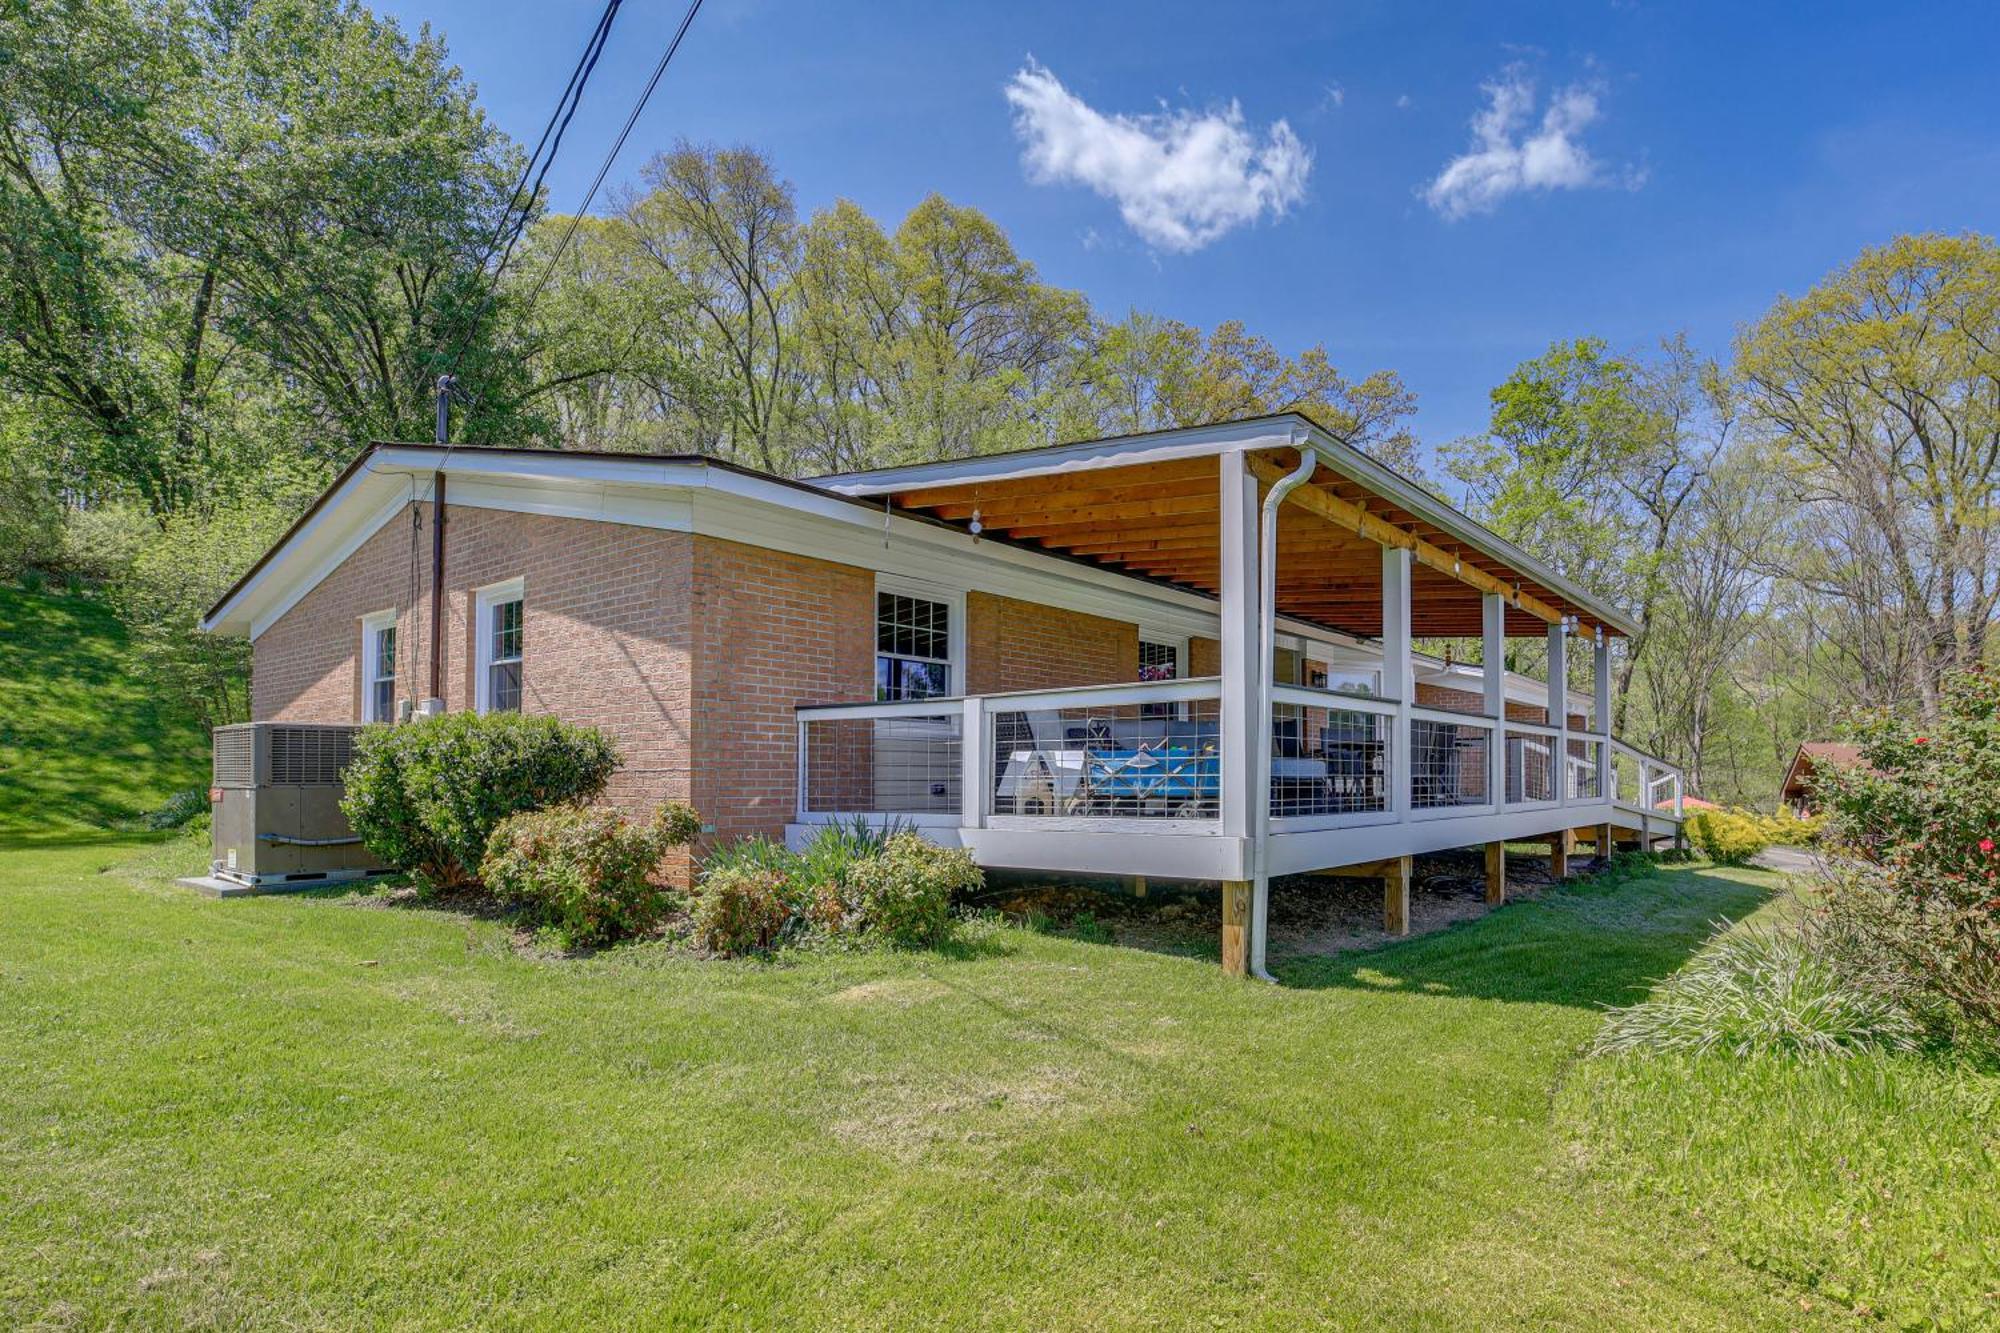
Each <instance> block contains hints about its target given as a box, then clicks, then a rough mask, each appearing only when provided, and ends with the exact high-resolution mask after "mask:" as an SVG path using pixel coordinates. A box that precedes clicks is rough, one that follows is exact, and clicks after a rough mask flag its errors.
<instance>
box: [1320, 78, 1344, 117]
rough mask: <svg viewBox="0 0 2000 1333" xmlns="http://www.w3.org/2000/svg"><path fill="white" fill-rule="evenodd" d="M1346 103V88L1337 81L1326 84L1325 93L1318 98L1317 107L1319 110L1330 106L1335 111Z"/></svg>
mask: <svg viewBox="0 0 2000 1333" xmlns="http://www.w3.org/2000/svg"><path fill="white" fill-rule="evenodd" d="M1346 105H1347V89H1345V88H1343V87H1341V86H1340V85H1339V84H1337V83H1329V84H1327V85H1326V93H1325V95H1324V96H1323V97H1321V98H1320V99H1319V109H1320V110H1321V111H1325V110H1327V109H1328V108H1331V109H1333V110H1335V111H1338V110H1339V109H1340V108H1341V107H1344V106H1346Z"/></svg>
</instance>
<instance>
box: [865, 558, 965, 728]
mask: <svg viewBox="0 0 2000 1333" xmlns="http://www.w3.org/2000/svg"><path fill="white" fill-rule="evenodd" d="M885 592H888V593H896V594H899V595H901V596H904V597H921V598H923V599H924V600H925V601H927V602H943V603H944V604H945V607H946V609H947V618H948V619H949V621H950V623H949V624H947V625H946V626H945V647H946V650H947V651H948V652H949V654H950V656H949V657H948V658H947V660H946V662H945V680H944V697H945V698H947V699H950V698H957V697H959V696H962V695H963V694H964V693H965V589H963V588H953V587H947V586H946V585H944V584H941V583H927V582H925V581H924V580H922V579H913V578H907V577H905V576H904V575H901V574H877V575H876V576H875V594H876V597H875V601H874V602H872V603H871V604H870V606H869V620H868V636H869V643H870V644H871V645H874V644H875V643H876V639H875V634H876V632H877V630H878V628H879V627H880V625H881V621H882V612H881V595H882V594H883V593H885ZM881 656H882V650H881V648H880V647H873V648H872V650H871V651H870V653H869V655H868V684H869V689H870V690H871V692H872V691H873V689H874V687H875V664H876V661H877V660H878V659H879V658H880V657H881Z"/></svg>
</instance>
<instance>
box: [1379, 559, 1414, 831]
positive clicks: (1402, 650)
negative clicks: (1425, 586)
mask: <svg viewBox="0 0 2000 1333" xmlns="http://www.w3.org/2000/svg"><path fill="white" fill-rule="evenodd" d="M1382 692H1383V693H1385V694H1387V695H1388V696H1389V697H1390V698H1391V699H1394V700H1395V701H1396V717H1395V720H1394V723H1393V726H1394V728H1395V729H1394V730H1393V731H1392V732H1391V733H1390V736H1389V809H1390V810H1391V811H1393V812H1394V813H1395V816H1396V818H1398V819H1408V818H1409V816H1410V758H1411V755H1410V705H1411V704H1413V703H1415V702H1416V693H1417V680H1416V673H1415V672H1414V671H1412V670H1411V666H1410V553H1409V551H1408V550H1406V549H1405V548H1403V547H1400V546H1385V547H1383V548H1382Z"/></svg>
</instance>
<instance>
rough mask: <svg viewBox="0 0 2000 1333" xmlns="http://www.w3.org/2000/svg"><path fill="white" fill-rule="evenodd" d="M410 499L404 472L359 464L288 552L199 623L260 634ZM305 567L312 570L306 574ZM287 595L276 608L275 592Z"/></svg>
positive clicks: (214, 629)
mask: <svg viewBox="0 0 2000 1333" xmlns="http://www.w3.org/2000/svg"><path fill="white" fill-rule="evenodd" d="M408 500H409V495H408V494H407V493H406V489H405V487H404V484H403V482H402V479H401V478H387V477H384V476H382V475H381V474H380V473H378V472H376V471H375V470H374V469H373V468H371V467H364V468H361V469H359V470H357V471H356V472H355V473H354V475H353V476H351V477H349V478H348V479H347V480H346V481H345V482H343V483H341V486H340V489H339V490H338V491H336V492H335V493H334V494H333V495H330V496H328V497H327V500H326V503H324V504H323V505H321V506H320V508H319V512H317V513H315V514H314V515H313V516H312V518H311V519H309V520H307V522H306V523H305V524H304V526H302V527H301V528H300V529H299V530H298V531H297V532H294V533H292V534H291V536H290V537H289V538H288V539H287V540H286V542H285V549H284V551H283V552H281V553H279V554H277V555H276V556H274V557H273V558H272V559H271V560H269V561H268V562H267V563H266V564H265V565H264V567H263V568H262V569H260V570H258V571H257V573H256V575H255V576H254V577H253V578H251V579H250V580H249V581H248V582H246V583H245V584H244V585H243V586H242V587H240V588H238V589H237V590H236V591H235V592H234V593H233V594H232V595H231V596H230V598H229V600H228V601H227V602H225V603H223V604H222V605H221V606H219V607H217V608H216V609H215V611H214V613H213V614H212V615H208V616H204V617H203V618H202V619H201V621H200V622H199V627H200V628H201V629H202V630H204V631H206V632H208V633H211V634H215V633H223V634H247V635H249V636H250V637H251V638H255V637H256V636H257V635H258V634H261V633H262V632H263V629H264V627H265V626H268V625H269V624H270V622H271V621H273V620H275V619H277V617H278V615H282V614H283V613H284V610H289V609H291V607H292V606H293V605H294V604H296V603H297V601H298V599H299V598H300V597H302V596H304V595H305V591H306V589H307V588H310V587H311V586H312V585H313V584H314V583H317V582H318V581H319V580H320V579H322V578H324V577H326V574H327V573H328V572H330V571H331V570H332V569H333V568H334V566H336V565H338V564H339V563H340V562H341V561H342V560H345V559H346V558H347V557H348V556H349V555H352V554H353V553H354V549H355V548H356V547H358V546H360V545H361V543H362V542H364V541H366V540H367V539H368V538H369V537H371V536H373V535H374V534H375V533H376V532H377V531H378V530H380V528H381V527H382V525H383V524H384V523H386V522H387V521H388V520H389V516H390V515H391V514H393V513H394V512H395V511H396V510H397V509H400V508H401V507H402V506H403V505H404V504H406V503H407V502H408ZM301 570H308V571H311V573H310V575H309V576H307V577H303V578H302V577H301V573H300V571H301ZM274 597H275V598H278V599H280V600H283V601H284V609H283V610H280V611H278V612H277V613H276V614H273V613H271V612H270V611H269V610H268V604H269V603H270V602H271V600H272V599H273V598H274Z"/></svg>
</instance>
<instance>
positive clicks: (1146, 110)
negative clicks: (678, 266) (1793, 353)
mask: <svg viewBox="0 0 2000 1333" xmlns="http://www.w3.org/2000/svg"><path fill="white" fill-rule="evenodd" d="M377 7H378V8H380V9H382V10H384V11H385V12H388V13H392V14H395V15H396V16H398V17H399V18H401V19H402V20H403V21H404V22H405V23H407V24H410V25H412V26H414V25H415V24H417V23H420V22H423V21H426V20H428V21H429V22H431V23H432V24H433V25H434V26H435V27H436V28H438V29H440V30H441V31H442V32H443V33H444V34H445V35H446V37H447V39H448V41H449V44H450V47H451V50H452V53H453V56H454V58H455V59H456V60H457V61H458V62H459V64H460V65H462V66H463V68H464V70H465V72H466V74H467V75H468V77H470V78H471V79H472V80H473V82H474V83H476V84H477V86H478V88H479V92H480V96H481V100H482V102H483V103H484V104H485V106H486V107H487V109H488V111H489V113H490V114H492V115H493V116H494V117H495V118H496V119H497V120H498V122H499V123H500V125H501V126H502V127H503V128H505V129H506V130H508V131H509V132H510V133H512V134H513V135H514V136H515V137H516V138H522V139H528V140H530V141H532V139H533V137H534V136H535V135H536V134H537V133H539V131H540V128H541V124H542V121H543V119H544V118H545V117H546V115H547V114H548V110H549V107H550V106H551V105H552V103H553V102H554V99H555V97H556V94H557V93H558V92H559V91H560V89H561V83H562V80H563V79H564V78H565V77H566V76H567V74H568V72H569V68H570V65H571V63H572V62H573V60H574V58H575V55H576V53H577V51H578V50H579V49H580V48H581V46H582V44H583V41H584V38H585V36H586V35H587V32H588V29H589V26H590V24H591V23H592V21H593V20H594V17H595V13H596V10H597V5H596V4H595V3H591V4H572V3H539V4H538V3H529V2H527V0H477V2H475V0H428V3H404V2H403V0H397V2H396V3H392V4H385V5H378V6H377ZM680 13H681V5H680V4H679V3H674V2H672V0H628V3H627V4H626V5H625V6H624V10H623V13H622V14H621V16H620V18H619V21H618V26H617V27H616V29H615V30H614V35H613V43H612V49H611V50H610V52H609V53H608V54H607V55H606V56H605V58H604V60H603V62H602V63H601V64H600V65H599V67H598V70H597V73H596V75H595V78H594V81H593V83H592V85H591V89H590V95H589V99H588V101H587V103H586V105H585V107H584V109H583V111H582V113H581V114H579V116H578V118H577V120H576V123H575V124H574V125H573V126H572V127H571V130H570V136H569V139H568V141H567V143H566V145H565V148H564V153H563V158H562V160H561V161H559V163H558V164H557V167H556V169H555V171H554V172H553V174H552V176H551V178H550V179H551V183H552V186H553V196H554V197H553V204H554V206H555V207H556V208H558V209H573V208H574V207H575V206H576V204H577V202H578V201H579V200H580V198H581V196H582V193H583V191H584V189H585V188H586V187H587V185H588V182H589V178H590V176H591V174H592V173H593V172H594V171H595V169H596V166H597V163H598V161H599V160H600V158H601V157H602V154H603V152H604V149H605V147H606V146H607V145H608V144H609V142H610V140H611V138H612V137H613V135H614V133H615V131H616V127H617V125H618V123H620V122H621V121H622V120H623V118H624V116H625V114H626V112H627V111H628V110H629V107H630V104H631V99H632V97H633V96H634V95H635V93H636V91H637V89H638V87H639V86H640V84H641V83H642V82H643V80H644V78H645V76H646V74H647V73H648V72H649V71H650V69H651V67H652V64H653V62H654V61H655V60H656V59H657V58H658V54H659V51H660V50H661V49H662V47H663V45H664V43H665V41H666V38H667V36H668V34H669V33H670V32H671V30H672V27H673V26H674V24H675V23H676V22H677V21H678V19H679V16H680ZM1995 51H2000V6H1994V5H1991V4H1988V5H1970V4H1968V5H1962V6H1961V5H1944V4H1938V5H1925V6H1903V5H1895V4H1880V3H1877V4H1821V5H1814V6H1803V5H1779V4H1770V5H1747V4H1737V5H1731V4H1712V5H1700V4H1667V3H1600V4H1590V5H1582V4H1578V5H1563V4H1514V5H1492V4H1471V3H1467V4H1459V5H1450V6H1438V7H1435V8H1433V9H1429V10H1424V11H1419V10H1418V9H1417V7H1415V6H1410V5H1398V4H1320V5H1259V4H1236V5H1216V4H1205V5H1195V4H1177V3H1174V4H1160V3H1156V4H1130V5H1115V4H1076V3H1062V4H1049V3H1041V2H1040V0H1020V2H1018V3H1010V4H1005V5H999V4H995V5H985V6H976V7H975V6H972V5H964V4H952V3H928V4H900V3H880V4H871V5H867V6H860V5H856V6H850V7H844V8H836V7H834V6H831V5H824V4H821V5H813V4H805V3H793V2H791V0H709V3H708V4H707V5H706V6H705V7H704V9H703V11H702V14H701V16H700V18H699V19H698V20H697V22H696V26H695V28H694V30H693V32H692V33H691V34H690V36H689V38H688V40H687V42H686V43H685V44H684V45H683V46H682V48H681V54H680V56H679V57H678V58H677V59H676V60H675V62H674V65H673V67H672V68H671V70H670V71H669V72H668V74H667V77H666V80H665V82H664V83H663V84H662V85H661V87H660V90H659V92H658V93H656V94H655V96H654V98H653V101H652V102H651V104H650V106H649V108H648V110H647V113H646V116H645V118H644V120H643V121H642V122H641V123H640V125H639V128H638V129H637V130H636V131H635V132H634V135H633V138H632V140H631V142H630V143H629V144H628V146H627V148H626V152H625V155H624V157H623V159H621V161H620V163H619V165H618V167H617V168H616V169H615V170H614V172H613V176H612V180H613V181H614V182H618V181H629V180H631V179H633V178H634V177H635V176H636V174H637V170H638V167H639V165H640V163H642V162H643V161H644V160H645V158H646V157H647V156H649V155H650V154H651V153H652V152H653V151H656V150H657V149H659V148H663V147H666V146H667V145H669V144H671V143H672V142H673V140H674V139H676V138H678V137H682V136H685V137H687V138H691V139H694V140H696V141H710V142H719V143H728V144H736V143H743V144H750V145H753V146H755V147H757V148H760V149H762V150H764V151H765V152H766V153H768V154H769V155H770V156H771V157H772V159H773V160H774V161H775V162H776V164H777V166H778V168H779V169H780V170H781V171H782V172H783V173H784V174H785V175H786V176H788V177H789V178H790V179H791V180H792V181H793V182H795V184H796V185H797V188H798V197H799V204H800V207H801V210H802V211H804V212H810V211H812V210H814V209H817V208H820V207H823V206H825V205H827V204H830V203H831V202H832V201H833V200H835V199H836V198H839V197H842V196H845V197H847V198H851V199H853V200H855V201H856V202H857V203H859V204H861V205H862V206H863V207H865V208H867V209H868V210H869V211H870V212H872V213H873V214H875V215H876V216H877V217H879V218H881V219H883V220H884V221H885V222H886V223H889V224H890V225H893V224H894V223H895V222H896V221H897V220H898V219H900V218H901V216H902V215H903V214H904V213H905V212H906V211H907V210H908V209H909V208H910V207H912V206H913V205H914V204H916V203H917V202H918V201H919V200H920V199H922V198H923V196H924V195H925V194H927V193H928V192H930V191H933V190H936V191H939V192H941V193H943V194H944V195H946V196H947V197H948V198H950V199H952V200H953V201H954V202H957V203H961V204H969V205H972V206H974V207H977V208H979V209H982V210H984V211H985V212H986V213H988V214H990V215H991V216H992V217H994V218H995V219H996V220H998V221H999V222H1000V223H1001V224H1002V225H1003V226H1005V227H1006V229H1007V230H1008V232H1009V233H1010V234H1011V235H1012V237H1013V239H1014V242H1015V244H1016V245H1017V246H1018V247H1019V249H1020V251H1021V253H1022V254H1023V255H1024V256H1025V257H1027V258H1029V259H1031V260H1033V261H1034V262H1035V263H1036V264H1037V265H1038V266H1039V268H1040V269H1041V272H1042V275H1043V277H1044V278H1045V279H1046V280H1048V281H1051V282H1055V283H1059V284H1061V285H1064V286H1068V287H1073V288H1077V289H1079V290H1081V291H1083V292H1085V293H1086V294H1087V295H1088V296H1089V297H1090V299H1091V301H1092V302H1093V303H1094V305H1095V306H1096V307H1097V308H1098V309H1099V310H1102V311H1105V312H1110V313H1120V312H1122V311H1124V310H1125V309H1126V308H1128V307H1132V306H1137V307H1140V308H1143V309H1147V310H1151V311H1155V312H1158V313H1161V314H1165V315H1170V316H1173V317H1175V318H1178V319H1182V320H1186V321H1189V322H1191V323H1195V324H1198V325H1201V326H1203V327H1204V328H1206V327H1209V326H1211V325H1213V324H1215V323H1217V322H1219V321H1221V320H1223V319H1228V318H1239V319H1241V320H1243V321H1244V322H1245V323H1246V324H1247V325H1248V326H1249V327H1250V328H1251V329H1253V330H1255V331H1257V332H1260V333H1263V334H1264V335H1266V336H1268V337H1270V338H1271V339H1273V340H1274V341H1275V342H1276V343H1278V344H1279V345H1280V346H1281V347H1282V348H1283V349H1285V350H1286V351H1288V352H1293V351H1297V350H1299V349H1300V348H1303V347H1305V346H1308V345H1310V344H1312V343H1316V342H1323V343H1324V344H1325V345H1326V347H1327V350H1328V352H1329V353H1330V354H1331V356H1332V357H1333V360H1334V363H1335V364H1336V365H1338V366H1340V367H1341V369H1342V370H1344V371H1346V372H1347V373H1349V374H1351V375H1353V376H1356V377H1358V376H1360V375H1362V374H1365V373H1367V372H1369V371H1372V370H1375V369H1378V368H1383V367H1387V368H1391V369H1394V370H1396V371H1398V372H1400V373H1401V374H1402V375H1403V377H1404V378H1405V380H1406V381H1407V382H1408V383H1409V385H1410V386H1411V387H1412V388H1413V389H1415V390H1416V392H1417V394H1418V398H1419V402H1420V414H1419V417H1418V422H1417V426H1418V430H1419V431H1420V433H1421V434H1422V435H1423V436H1424V438H1425V439H1426V440H1427V441H1428V442H1430V443H1432V444H1435V443H1437V442H1439V441H1442V440H1445V439H1449V438H1451V437H1452V436H1454V435H1458V434H1462V433H1465V432H1468V431H1472V430H1476V429H1478V428H1479V427H1480V426H1481V425H1482V424H1483V422H1484V420H1485V416H1486V395H1487V392H1488V390H1489V389H1490V388H1491V387H1492V385H1493V384H1494V383H1496V382H1497V381H1498V380H1499V379H1501V378H1503V377H1504V376H1505V375H1506V374H1507V372H1508V371H1509V370H1510V369H1511V368H1512V367H1513V366H1514V365H1515V364H1516V363H1517V362H1519V361H1520V360H1522V359H1524V358H1526V357H1529V356H1532V355H1534V354H1536V353H1537V352H1539V351H1540V350H1541V349H1542V348H1543V347H1545V346H1546V345H1547V344H1548V343H1549V342H1550V341H1551V340H1553V339H1557V338H1565V337H1571V336H1576V335H1580V334H1599V335H1602V336H1604V337H1606V338H1608V339H1610V340H1611V341H1612V342H1613V343H1614V344H1616V345H1619V346H1629V347H1638V346H1642V345H1645V344H1649V343H1651V342H1652V341H1653V340H1655V339H1657V338H1659V337H1661V336H1662V335H1665V334H1668V333H1671V332H1674V331H1676V330H1685V331H1686V332H1687V333H1688V334H1689V335H1690V337H1691V338H1693V339H1694V341H1695V343H1696V344H1697V345H1698V346H1699V347H1701V348H1702V349H1703V350H1705V351H1708V352H1711V353H1715V354H1722V353H1725V352H1726V350H1727V347H1728V343H1729V340H1730V338H1731V337H1732V336H1733V334H1734V332H1735V330H1736V329H1737V328H1738V327H1739V326H1740V325H1742V324H1743V323H1745V322H1747V321H1750V320H1753V319H1755V318H1756V317H1757V316H1758V315H1759V314H1760V313H1761V312H1762V311H1763V310H1764V309H1765V308H1766V307H1767V306H1768V304H1769V303H1770V301H1771V299H1772V297H1774V296H1775V295H1777V294H1778V293H1780V292H1798V291H1801V290H1803V289H1804V288H1806V287H1808V286H1810V285H1811V284H1812V283H1813V282H1814V281H1815V280H1817V279H1818V278H1819V277H1821V276H1822V275H1824V274H1825V273H1826V272H1827V271H1829V270H1830V269H1832V268H1834V267H1836V266H1838V265H1839V264H1841V263H1842V262H1844V261H1845V260H1847V259H1848V258H1850V257H1852V256H1853V255H1854V254H1855V253H1856V252H1857V251H1858V250H1859V249H1860V248H1862V247H1863V246H1867V245H1872V244H1878V243H1880V242H1883V241H1886V240H1888V239H1889V238H1891V237H1892V236H1894V235H1895V234H1897V233H1898V232H1901V231H1909V230H1920V229H1938V230H1947V231H1960V230H1967V229H1971V230H1977V231H1981V232H1985V233H1988V234H1991V233H1993V232H1994V231H1995V230H2000V96H1996V95H1995V86H1996V81H1995V78H1994V75H1993V66H1992V60H1993V55H1994V53H1995ZM1031 62H1033V63H1031ZM1010 87H1011V88H1013V89H1014V90H1015V94H1016V96H1015V100H1014V101H1011V102H1010V99H1009V96H1008V92H1009V89H1010ZM1232 107H1234V108H1236V111H1235V113H1234V115H1233V116H1232V112H1231V108H1232ZM1482 116H1483V118H1484V125H1485V133H1484V134H1483V135H1481V134H1480V133H1479V132H1478V131H1477V130H1476V129H1475V126H1474V121H1475V118H1477V117H1482ZM1279 121H1283V122H1284V123H1285V126H1286V127H1287V128H1288V130H1289V134H1286V133H1284V132H1282V131H1279V130H1278V129H1277V128H1276V125H1277V122H1279ZM1204 145H1205V146H1206V150H1205V149H1204V147H1203V146H1204ZM1031 159H1032V160H1031ZM1454 163H1457V165H1456V167H1454V165H1453V164H1454ZM1441 178H1442V182H1443V183H1442V184H1440V181H1441ZM603 203H604V201H603V200H600V201H599V204H600V207H601V206H603Z"/></svg>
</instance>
